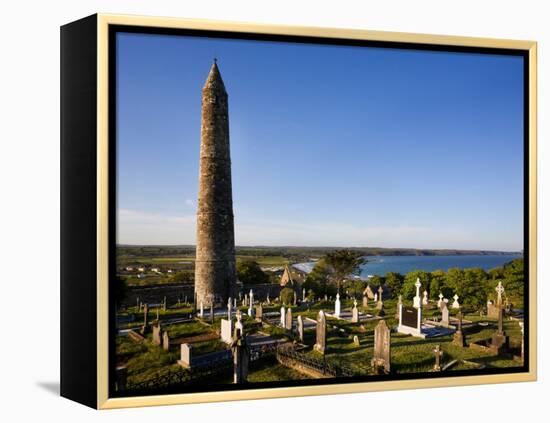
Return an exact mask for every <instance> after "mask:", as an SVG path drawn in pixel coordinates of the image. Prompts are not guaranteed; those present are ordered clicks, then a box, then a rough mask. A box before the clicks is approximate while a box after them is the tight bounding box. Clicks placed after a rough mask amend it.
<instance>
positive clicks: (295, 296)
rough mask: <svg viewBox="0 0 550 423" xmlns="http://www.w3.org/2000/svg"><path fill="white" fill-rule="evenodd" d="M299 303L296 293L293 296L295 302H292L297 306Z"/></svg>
mask: <svg viewBox="0 0 550 423" xmlns="http://www.w3.org/2000/svg"><path fill="white" fill-rule="evenodd" d="M297 302H298V295H296V291H294V295H293V300H292V304H294V305H296V304H297Z"/></svg>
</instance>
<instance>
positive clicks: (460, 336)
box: [453, 311, 466, 347]
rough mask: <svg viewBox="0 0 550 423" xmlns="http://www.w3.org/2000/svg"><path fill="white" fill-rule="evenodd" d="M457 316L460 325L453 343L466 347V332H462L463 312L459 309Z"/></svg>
mask: <svg viewBox="0 0 550 423" xmlns="http://www.w3.org/2000/svg"><path fill="white" fill-rule="evenodd" d="M456 317H457V319H458V326H457V329H456V332H455V333H454V335H453V344H454V345H456V346H458V347H464V346H466V342H465V339H464V333H463V332H462V312H461V311H459V312H458V314H457V316H456Z"/></svg>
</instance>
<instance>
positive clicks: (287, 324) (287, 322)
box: [285, 307, 292, 331]
mask: <svg viewBox="0 0 550 423" xmlns="http://www.w3.org/2000/svg"><path fill="white" fill-rule="evenodd" d="M285 329H286V330H289V331H292V309H291V308H290V307H289V308H288V310H287V311H286V320H285Z"/></svg>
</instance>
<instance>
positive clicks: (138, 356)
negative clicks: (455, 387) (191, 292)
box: [117, 300, 521, 382]
mask: <svg viewBox="0 0 550 423" xmlns="http://www.w3.org/2000/svg"><path fill="white" fill-rule="evenodd" d="M371 304H372V302H371ZM384 304H385V311H386V323H387V324H388V326H389V327H391V328H393V327H395V326H396V325H397V321H396V319H395V317H394V316H395V307H396V301H395V300H390V301H386V302H385V303H384ZM351 306H352V301H350V300H344V301H343V309H349V308H350V307H351ZM321 308H322V309H324V310H325V311H329V312H330V311H332V310H333V308H334V307H333V303H332V302H326V303H319V304H316V305H314V306H312V307H311V308H310V309H307V308H305V307H293V316H294V318H296V317H297V316H298V315H302V317H310V318H313V319H315V318H316V317H317V313H318V311H319V309H321ZM279 309H280V307H279V306H278V305H273V306H271V307H265V308H264V312H268V311H278V310H279ZM360 309H362V310H364V311H367V312H370V313H373V314H374V313H375V312H376V309H375V308H373V307H369V308H367V309H363V308H362V307H360ZM131 311H132V309H130V312H131ZM189 311H190V309H183V308H181V309H168V310H167V311H166V312H162V311H161V312H160V315H161V319H162V318H163V317H164V318H168V317H177V316H179V315H181V314H183V313H186V312H189ZM453 312H454V311H452V313H453ZM438 313H439V311H438V310H437V309H436V308H425V309H424V313H423V314H424V317H430V316H432V315H437V314H438ZM452 313H451V314H452ZM155 317H156V311H155V310H152V311H151V313H150V316H149V318H150V320H153V319H154V318H155ZM464 318H465V319H467V320H471V321H474V322H481V321H485V322H489V323H490V326H487V327H481V326H474V327H472V328H466V327H465V328H464V332H465V336H466V342H467V343H471V342H476V341H482V340H485V339H488V338H490V337H491V335H492V334H493V332H494V331H495V327H496V322H495V321H490V320H488V319H487V318H485V317H479V315H475V314H467V315H465V317H464ZM140 319H141V316H139V314H138V317H137V319H136V321H137V322H139V321H140ZM242 321H243V324H244V325H245V330H246V331H247V333H254V332H257V331H259V330H261V331H262V332H264V333H268V334H270V335H272V336H274V337H276V338H280V339H285V338H286V339H288V334H287V332H286V331H285V330H284V329H282V328H280V327H278V326H277V325H275V326H264V327H261V326H260V325H258V323H257V322H255V320H254V319H252V318H249V317H248V316H246V315H243V320H242ZM327 324H328V330H327V346H328V350H327V354H326V355H325V359H326V360H327V362H329V363H330V364H336V365H340V366H343V367H346V368H348V369H351V370H352V371H353V372H354V373H355V374H357V375H368V374H371V366H370V361H371V359H372V354H373V345H374V339H373V338H374V336H373V335H374V334H373V330H374V327H375V326H376V325H377V324H378V320H374V321H370V322H364V323H360V324H357V323H351V322H346V321H343V320H337V319H333V318H328V319H327ZM219 326H220V318H216V319H215V321H214V324H213V325H210V324H209V323H208V319H205V321H199V320H195V321H192V322H186V323H180V324H175V325H166V326H165V327H164V328H165V329H166V330H168V333H169V335H170V338H171V339H175V338H179V337H188V336H189V337H190V336H198V335H203V334H208V333H214V332H215V331H217V330H219ZM341 330H342V331H341ZM504 330H505V331H506V333H507V335H508V336H509V337H510V344H511V346H512V348H513V349H514V350H513V352H514V353H515V354H519V347H520V343H521V330H520V327H519V325H518V323H517V322H516V321H510V320H505V322H504ZM355 335H356V336H357V337H358V338H359V343H360V345H359V346H357V345H355V344H354V343H353V337H354V336H355ZM304 336H305V344H306V345H307V348H306V349H305V350H304V351H303V352H304V353H305V354H309V355H312V356H315V357H322V356H321V355H320V354H319V353H318V352H316V351H313V348H312V347H313V344H314V343H315V331H314V330H306V331H305V333H304ZM150 337H151V335H150V334H149V335H148V338H149V339H150ZM391 338H392V345H391V355H392V363H391V367H392V371H393V372H395V373H397V374H400V373H401V374H402V373H415V372H426V371H430V370H431V369H432V367H433V364H434V354H433V349H434V348H435V346H436V345H438V344H439V345H440V346H441V349H442V350H443V352H444V356H443V359H442V364H443V365H445V364H446V363H449V362H450V361H452V360H455V359H457V360H459V362H458V363H457V364H456V365H454V366H453V367H452V368H450V369H449V372H453V371H458V370H465V369H475V368H476V366H475V365H472V364H470V363H464V362H462V361H461V360H467V361H469V362H473V363H477V364H478V365H484V366H486V367H493V368H507V367H517V366H520V363H519V362H518V361H515V360H513V359H511V358H507V357H495V356H492V355H491V354H488V353H485V352H483V351H479V350H476V349H472V348H468V347H466V348H461V347H458V346H455V345H453V344H452V335H450V336H445V337H438V338H432V339H421V338H415V337H412V336H407V335H403V334H399V333H395V332H392V334H391ZM193 347H194V353H195V354H197V355H202V354H207V353H209V352H213V351H221V350H224V349H226V348H227V346H226V345H225V344H223V343H222V342H220V340H219V339H213V340H209V341H204V342H200V343H195V344H193ZM178 358H179V349H177V348H175V347H174V348H173V350H172V351H170V352H166V351H164V350H162V348H160V347H158V346H155V345H151V344H149V343H145V344H137V343H134V342H133V341H131V340H130V339H129V338H125V337H119V338H117V361H118V362H120V363H126V364H127V366H128V377H129V381H130V382H137V381H140V380H144V379H147V378H149V377H154V376H156V375H158V374H162V373H163V372H168V371H179V370H178V369H179V366H178V365H177V364H174V363H175V362H176V360H177V359H178ZM305 378H307V376H304V375H302V374H300V373H299V372H297V371H296V370H293V369H289V368H286V367H284V366H281V365H279V364H278V363H276V362H274V361H273V360H271V361H269V360H268V361H262V362H259V363H254V364H251V371H250V375H249V380H250V381H251V382H268V381H280V380H296V379H305ZM228 382H229V381H228Z"/></svg>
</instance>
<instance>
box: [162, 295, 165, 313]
mask: <svg viewBox="0 0 550 423" xmlns="http://www.w3.org/2000/svg"><path fill="white" fill-rule="evenodd" d="M162 311H166V296H165V297H164V300H163V301H162Z"/></svg>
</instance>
